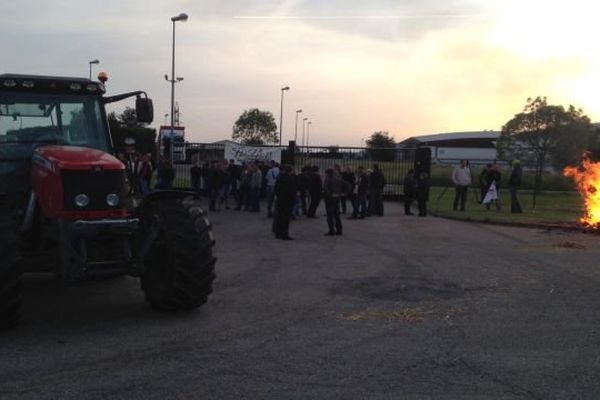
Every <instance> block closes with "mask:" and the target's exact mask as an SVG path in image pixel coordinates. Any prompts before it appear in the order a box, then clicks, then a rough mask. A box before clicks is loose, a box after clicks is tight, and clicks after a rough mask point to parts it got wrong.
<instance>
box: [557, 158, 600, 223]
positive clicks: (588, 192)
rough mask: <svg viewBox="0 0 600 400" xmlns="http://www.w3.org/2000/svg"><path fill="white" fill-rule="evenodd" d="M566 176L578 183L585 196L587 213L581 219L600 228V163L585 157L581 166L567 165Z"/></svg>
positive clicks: (580, 191)
mask: <svg viewBox="0 0 600 400" xmlns="http://www.w3.org/2000/svg"><path fill="white" fill-rule="evenodd" d="M563 174H564V175H565V176H570V177H572V178H573V180H575V183H577V189H578V190H579V193H581V195H582V196H583V200H584V203H585V215H584V217H583V218H581V219H580V220H579V221H580V222H581V223H582V224H583V225H586V226H589V227H591V228H594V229H600V163H595V162H592V161H590V159H589V158H587V157H584V158H583V161H582V162H581V165H580V166H579V167H566V168H565V169H564V171H563Z"/></svg>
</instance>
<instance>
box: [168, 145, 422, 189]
mask: <svg viewBox="0 0 600 400" xmlns="http://www.w3.org/2000/svg"><path fill="white" fill-rule="evenodd" d="M255 147H265V148H270V149H273V148H279V149H281V150H282V158H281V161H282V163H284V164H292V165H293V166H294V169H295V170H296V172H300V170H301V169H302V167H304V166H306V165H310V166H315V165H316V166H318V167H319V169H320V171H321V173H323V172H324V171H325V170H326V169H327V168H332V167H334V165H336V164H337V165H339V166H340V167H341V168H345V167H349V168H350V169H351V170H352V171H353V172H356V171H357V169H358V167H359V166H363V167H364V168H365V169H367V170H369V169H372V168H373V165H374V164H378V165H379V168H380V169H381V170H382V172H383V174H384V176H385V179H386V183H387V184H386V186H385V189H384V195H385V196H398V195H401V194H402V182H403V180H404V177H405V176H406V173H407V172H408V170H409V169H412V168H414V162H415V150H416V149H414V148H404V149H397V148H387V149H369V148H364V147H341V146H328V147H325V146H303V147H293V146H292V147H282V146H255ZM292 153H293V156H292ZM177 154H178V156H177V157H175V158H174V159H175V163H174V167H175V181H174V185H175V186H176V187H180V188H183V187H190V186H191V176H190V169H191V166H192V165H193V164H194V163H196V162H199V163H200V164H201V165H202V164H204V163H207V162H210V161H214V160H224V159H225V144H223V143H184V144H181V145H180V148H178V149H177ZM267 163H268V160H265V161H259V164H264V165H266V164H267Z"/></svg>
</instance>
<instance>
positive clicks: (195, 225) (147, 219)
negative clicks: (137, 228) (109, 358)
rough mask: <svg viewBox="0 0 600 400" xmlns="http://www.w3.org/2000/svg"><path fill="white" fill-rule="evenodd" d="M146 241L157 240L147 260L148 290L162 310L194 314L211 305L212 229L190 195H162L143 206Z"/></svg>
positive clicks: (144, 278) (143, 280)
mask: <svg viewBox="0 0 600 400" xmlns="http://www.w3.org/2000/svg"><path fill="white" fill-rule="evenodd" d="M140 218H141V220H140V224H141V230H142V240H144V238H147V237H148V235H154V236H156V240H154V242H153V243H152V245H151V247H150V249H149V251H148V253H147V254H146V256H145V257H144V272H143V273H142V275H141V285H142V290H143V291H144V293H145V294H146V299H147V300H148V302H149V303H150V305H151V306H152V307H154V308H156V309H159V310H166V311H176V310H190V309H194V308H197V307H199V306H201V305H202V304H204V303H206V301H207V299H208V295H209V294H210V293H211V292H212V283H213V281H214V279H215V261H216V258H215V257H213V254H212V248H213V246H214V243H215V242H214V240H213V236H212V230H211V225H210V223H209V221H208V219H207V218H206V214H205V213H204V211H202V209H201V208H200V207H199V205H198V203H197V202H196V201H194V200H193V198H192V197H191V196H190V197H183V198H177V197H158V198H155V199H151V200H149V201H148V203H147V204H144V205H143V206H142V211H141V213H140Z"/></svg>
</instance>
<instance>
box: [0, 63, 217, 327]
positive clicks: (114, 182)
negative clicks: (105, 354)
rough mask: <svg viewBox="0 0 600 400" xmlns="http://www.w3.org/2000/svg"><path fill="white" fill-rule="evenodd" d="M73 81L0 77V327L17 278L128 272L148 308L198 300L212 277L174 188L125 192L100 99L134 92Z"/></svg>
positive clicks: (202, 239)
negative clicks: (110, 91) (138, 195)
mask: <svg viewBox="0 0 600 400" xmlns="http://www.w3.org/2000/svg"><path fill="white" fill-rule="evenodd" d="M104 94H105V88H104V85H103V84H102V83H101V82H95V81H92V80H88V79H82V78H66V77H48V76H29V75H15V74H3V75H0V329H6V328H10V327H13V326H15V325H16V324H17V323H18V321H19V318H20V308H21V303H22V298H23V294H22V275H23V273H24V272H52V273H54V274H55V276H57V277H61V278H62V279H64V280H66V281H68V282H77V281H81V280H84V279H89V278H94V277H102V276H112V275H119V274H130V275H132V276H136V277H139V278H140V281H141V287H142V290H143V291H144V293H145V295H146V299H147V300H148V302H149V303H150V304H151V305H152V306H153V307H155V308H157V309H161V310H187V309H193V308H197V307H199V306H200V305H202V304H204V303H205V302H206V301H207V297H208V295H209V294H210V293H211V292H212V283H213V280H214V278H215V273H214V266H215V258H214V257H213V249H212V248H213V245H214V240H213V237H212V231H211V226H210V223H209V221H208V220H207V218H206V214H205V213H204V212H203V211H202V209H201V208H200V207H199V206H198V204H197V202H196V201H195V200H194V198H193V193H191V192H188V191H182V190H159V191H154V192H152V193H150V194H149V195H147V196H145V197H144V198H143V199H141V200H140V199H132V198H129V197H128V196H127V193H128V182H127V178H126V171H125V166H124V164H123V162H121V161H120V160H118V159H117V158H115V157H114V156H113V155H112V153H113V147H112V141H111V136H110V132H109V129H108V124H107V118H106V111H105V104H107V103H111V102H115V101H120V100H123V99H126V98H128V97H133V96H136V114H137V118H138V121H139V122H144V123H150V122H152V118H153V108H152V101H151V100H150V99H149V98H147V96H146V93H144V92H140V91H138V92H131V93H125V94H122V95H117V96H105V95H104Z"/></svg>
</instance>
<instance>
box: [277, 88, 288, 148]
mask: <svg viewBox="0 0 600 400" xmlns="http://www.w3.org/2000/svg"><path fill="white" fill-rule="evenodd" d="M286 90H290V87H289V86H285V87H282V88H281V110H280V111H279V145H280V146H281V145H282V144H283V143H281V140H282V138H281V132H282V128H283V92H285V91H286Z"/></svg>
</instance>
